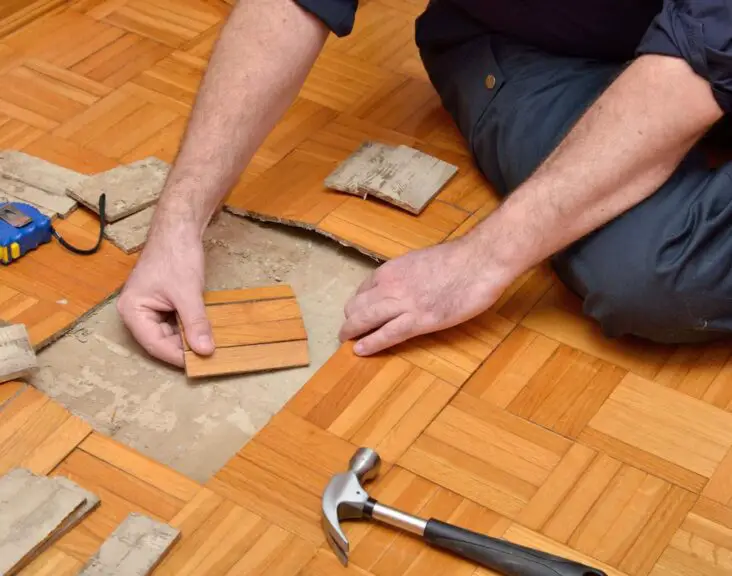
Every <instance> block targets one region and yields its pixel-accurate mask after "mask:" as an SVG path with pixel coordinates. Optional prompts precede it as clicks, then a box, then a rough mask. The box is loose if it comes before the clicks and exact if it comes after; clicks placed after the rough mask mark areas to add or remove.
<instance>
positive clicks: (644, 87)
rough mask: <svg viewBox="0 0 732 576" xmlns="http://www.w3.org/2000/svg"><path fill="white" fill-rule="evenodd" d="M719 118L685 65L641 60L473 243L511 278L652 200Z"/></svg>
mask: <svg viewBox="0 0 732 576" xmlns="http://www.w3.org/2000/svg"><path fill="white" fill-rule="evenodd" d="M721 116H722V111H721V110H720V108H719V106H718V104H717V103H716V101H715V100H714V97H713V95H712V91H711V89H710V87H709V85H708V83H707V82H706V81H705V80H703V79H702V78H700V77H698V76H696V75H695V74H694V72H693V71H692V70H691V68H690V67H689V66H688V65H687V64H686V62H684V61H682V60H679V59H673V58H669V57H664V56H643V57H641V58H639V59H637V60H636V61H635V62H634V63H633V64H631V65H630V66H629V67H628V68H627V69H626V70H625V71H624V72H623V74H622V75H620V76H619V77H618V78H617V80H616V81H615V82H614V83H613V84H612V85H611V86H610V87H608V89H607V90H606V91H605V92H604V93H603V94H602V95H601V96H600V98H598V100H597V101H596V102H595V103H594V105H593V106H591V107H590V108H589V109H588V110H587V112H586V113H585V114H584V115H583V117H582V118H581V119H580V120H579V121H578V122H577V124H576V125H575V126H574V128H573V129H572V130H571V131H570V132H569V134H568V135H567V137H566V138H565V139H564V140H563V142H562V143H561V144H560V145H559V146H558V147H557V148H556V149H555V150H554V152H553V153H552V154H551V155H550V156H549V157H548V158H547V159H546V160H545V162H544V163H543V164H542V165H541V166H540V167H539V168H538V169H537V170H536V172H535V173H534V174H533V175H532V176H531V177H530V178H528V179H527V180H526V181H525V182H524V183H523V184H522V185H521V186H519V187H518V188H517V189H516V190H515V191H514V192H513V194H512V195H511V196H509V198H508V199H507V200H506V201H505V202H504V203H503V204H502V205H501V207H500V208H499V209H498V210H496V211H495V212H494V213H493V214H491V215H490V216H489V217H488V218H487V219H486V220H485V221H484V222H482V223H481V225H480V226H478V227H477V228H476V229H475V230H474V231H473V232H472V233H471V237H472V238H473V239H474V240H476V241H477V243H478V244H479V245H481V246H482V247H484V248H485V249H486V250H488V251H489V253H491V254H492V256H493V258H494V259H495V260H496V261H497V262H498V263H499V265H501V266H504V267H505V268H506V269H508V270H509V271H510V273H511V274H512V275H514V276H515V275H519V274H521V273H522V272H524V271H525V270H527V269H529V268H530V267H532V266H534V265H535V264H537V263H539V262H541V261H543V260H545V259H546V258H548V257H550V256H551V255H553V254H555V253H557V252H559V251H560V250H562V249H563V248H565V247H567V246H568V245H569V244H571V243H572V242H574V241H576V240H578V239H580V238H582V237H583V236H585V235H586V234H588V233H590V232H591V231H593V230H595V229H597V228H598V227H600V226H602V225H604V224H606V223H607V222H608V221H610V220H612V219H613V218H615V217H617V216H619V215H620V214H622V213H623V212H624V211H626V210H628V209H629V208H631V207H632V206H634V205H636V204H638V203H639V202H641V201H642V200H643V199H645V198H647V197H648V196H650V195H651V194H653V193H654V192H655V191H656V190H657V189H658V188H659V187H660V186H661V185H662V184H663V183H664V182H665V181H666V180H667V179H668V177H669V176H670V175H671V174H672V173H673V171H674V170H675V169H676V168H677V166H678V164H679V163H680V161H681V160H682V159H683V158H684V156H685V155H686V154H687V152H688V151H689V149H690V148H691V147H692V146H693V145H694V144H695V143H696V142H697V141H698V140H699V139H700V138H701V137H702V136H703V135H704V133H705V132H706V131H707V130H708V129H709V127H710V126H711V125H712V124H713V123H714V122H716V121H717V120H718V119H719V118H721Z"/></svg>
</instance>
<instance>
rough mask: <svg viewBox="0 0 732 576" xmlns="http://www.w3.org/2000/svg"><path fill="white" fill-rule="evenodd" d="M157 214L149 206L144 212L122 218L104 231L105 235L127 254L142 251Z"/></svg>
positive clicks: (152, 207)
mask: <svg viewBox="0 0 732 576" xmlns="http://www.w3.org/2000/svg"><path fill="white" fill-rule="evenodd" d="M154 214H155V207H154V206H148V207H147V208H145V209H144V210H142V211H140V212H137V213H136V214H133V215H132V216H127V218H122V220H118V221H117V222H115V223H114V224H110V225H109V226H107V227H106V228H105V229H104V235H105V236H106V237H107V239H108V240H109V241H110V242H112V244H114V245H115V246H117V248H119V249H120V250H122V251H124V253H125V254H132V253H133V252H137V251H138V250H140V249H141V248H142V247H143V246H144V245H145V242H146V241H147V234H148V232H149V231H150V223H151V222H152V218H153V215H154Z"/></svg>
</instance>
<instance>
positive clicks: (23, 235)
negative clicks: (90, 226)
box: [0, 194, 106, 265]
mask: <svg viewBox="0 0 732 576" xmlns="http://www.w3.org/2000/svg"><path fill="white" fill-rule="evenodd" d="M105 206H106V196H105V195H104V194H102V195H101V196H100V197H99V237H98V238H97V243H96V244H95V245H94V246H93V247H91V248H78V247H76V246H73V245H71V244H69V243H68V242H67V241H66V240H64V238H63V237H62V236H61V234H59V233H58V232H57V231H56V229H55V228H54V227H53V222H52V221H51V219H50V218H49V217H48V216H45V215H44V214H42V213H41V212H40V211H39V210H38V208H36V207H35V206H31V205H30V204H26V203H25V202H0V264H3V265H8V264H10V263H11V262H14V261H15V260H18V259H19V258H20V257H22V256H24V255H25V254H27V253H28V252H30V251H31V250H35V249H36V248H38V247H39V246H41V245H42V244H46V243H48V242H50V241H51V238H56V240H58V242H59V243H60V244H61V246H63V247H64V248H66V249H67V250H70V251H71V252H73V253H74V254H81V255H89V254H95V253H96V252H97V251H98V250H99V247H100V246H101V244H102V238H103V236H104V226H105V225H106V216H105Z"/></svg>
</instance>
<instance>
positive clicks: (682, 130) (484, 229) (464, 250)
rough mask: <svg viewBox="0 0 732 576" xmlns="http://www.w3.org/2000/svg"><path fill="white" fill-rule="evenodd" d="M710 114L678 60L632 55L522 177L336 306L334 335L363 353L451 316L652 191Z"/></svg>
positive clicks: (711, 107)
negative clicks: (342, 318)
mask: <svg viewBox="0 0 732 576" xmlns="http://www.w3.org/2000/svg"><path fill="white" fill-rule="evenodd" d="M721 116H722V110H721V109H720V107H719V106H718V104H717V103H716V101H715V99H714V97H713V94H712V90H711V88H710V86H709V83H708V82H707V81H706V80H704V79H703V78H701V77H699V76H697V75H696V74H695V73H694V71H693V70H692V69H691V68H690V67H689V65H688V64H687V63H686V62H685V61H683V60H680V59H677V58H670V57H666V56H653V55H648V56H643V57H640V58H638V59H637V60H636V61H635V62H633V64H631V65H630V66H629V67H628V68H627V69H626V70H625V71H624V72H623V73H622V74H621V75H620V76H619V77H618V78H617V79H616V80H615V82H613V84H611V85H610V87H609V88H608V89H607V90H606V91H605V92H604V93H603V94H602V95H601V96H600V97H599V98H598V100H597V101H596V102H595V103H594V104H593V105H592V106H591V107H590V108H589V110H587V111H586V113H585V114H584V115H583V117H582V118H580V120H579V121H578V122H577V124H576V125H575V126H574V127H573V129H572V130H571V131H570V132H569V134H568V135H567V136H566V137H565V139H564V140H563V141H562V142H561V143H560V145H559V146H558V147H557V148H556V149H555V150H554V151H553V152H552V154H550V156H549V157H548V158H547V159H546V160H545V161H544V163H543V164H542V165H541V166H540V167H539V168H538V169H537V170H536V171H535V172H534V174H533V175H532V176H531V177H530V178H529V179H528V180H527V181H526V182H524V183H523V184H522V185H521V186H520V187H519V188H517V189H516V190H515V191H514V192H513V193H512V194H511V195H510V196H509V197H508V198H507V199H506V201H505V202H504V203H503V204H502V205H501V206H500V207H499V208H498V209H497V210H496V211H495V212H493V213H492V214H491V215H490V216H488V217H487V218H486V219H485V220H484V221H483V222H481V223H480V224H479V225H478V226H476V227H475V228H474V229H473V230H472V231H471V232H470V233H469V234H468V235H467V236H465V237H464V238H463V239H461V240H459V241H456V242H453V243H450V244H445V245H442V246H437V247H434V248H429V249H427V250H422V251H418V252H414V253H411V254H407V255H406V256H404V257H402V258H398V259H396V260H394V261H392V262H387V263H386V264H384V266H383V267H382V268H380V269H379V270H377V271H376V272H375V274H374V275H373V276H372V277H371V278H369V279H368V280H367V281H366V283H365V284H364V285H363V286H362V287H361V289H360V290H359V293H358V295H357V296H356V297H355V298H353V299H352V300H351V301H350V302H349V303H348V305H347V306H346V317H347V320H346V322H345V324H344V326H343V328H342V330H341V339H343V340H346V339H351V338H355V337H357V336H360V335H362V334H365V333H366V332H369V331H373V330H376V331H375V332H373V333H372V334H370V335H369V336H366V337H365V338H363V339H362V340H361V341H360V342H359V343H357V345H356V348H355V352H356V353H357V354H373V353H374V352H377V351H379V350H383V349H384V348H387V347H389V346H393V345H394V344H397V343H399V342H401V341H403V340H406V339H408V338H411V337H413V336H416V335H418V334H423V333H426V332H434V331H436V330H441V329H443V328H448V327H450V326H453V325H455V324H458V323H461V322H463V321H465V320H467V319H469V318H471V317H472V316H475V315H477V314H478V313H480V312H481V311H483V310H485V309H486V308H488V307H489V306H491V305H492V304H493V303H494V302H495V301H496V300H497V299H498V298H499V296H500V295H501V293H502V292H503V290H505V288H507V287H508V285H509V284H510V283H511V282H512V281H513V280H514V279H515V278H517V277H518V276H520V275H521V274H523V273H524V272H525V271H527V270H528V269H530V268H531V267H533V266H535V265H537V264H538V263H539V262H542V261H543V260H545V259H546V258H548V257H550V256H551V255H552V254H555V253H557V252H558V251H560V250H562V249H564V248H565V247H567V246H568V245H570V244H571V243H573V242H575V241H577V240H579V239H580V238H582V237H583V236H584V235H586V234H588V233H590V232H591V231H593V230H595V229H597V228H598V227H600V226H602V225H603V224H605V223H606V222H608V221H610V220H612V219H613V218H615V217H617V216H619V215H620V214H622V213H623V212H624V211H626V210H628V209H629V208H631V207H632V206H634V205H635V204H637V203H638V202H641V201H642V200H643V199H645V198H647V197H648V196H650V195H651V194H653V193H654V192H655V191H656V190H657V189H658V188H659V187H660V186H661V185H662V184H663V183H664V182H665V181H666V179H667V178H668V177H669V176H670V175H671V174H672V173H673V171H674V170H675V169H676V167H677V166H678V164H679V162H680V161H681V160H682V159H683V158H684V156H685V155H686V153H687V152H688V151H689V149H690V148H691V147H692V146H693V145H694V143H696V142H697V141H698V140H699V138H701V137H702V136H703V135H704V133H705V132H706V131H707V130H708V129H709V127H710V126H712V125H713V124H714V123H715V122H716V121H717V120H719V118H721Z"/></svg>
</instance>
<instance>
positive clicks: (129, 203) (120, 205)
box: [69, 158, 169, 223]
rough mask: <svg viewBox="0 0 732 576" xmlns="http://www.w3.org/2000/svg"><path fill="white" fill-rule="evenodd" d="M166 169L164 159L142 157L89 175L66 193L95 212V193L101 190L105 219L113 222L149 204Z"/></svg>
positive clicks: (163, 178) (160, 190)
mask: <svg viewBox="0 0 732 576" xmlns="http://www.w3.org/2000/svg"><path fill="white" fill-rule="evenodd" d="M168 170H169V167H168V165H167V164H166V163H165V162H163V161H161V160H159V159H157V158H146V159H144V160H140V161H138V162H133V163H132V164H129V165H126V166H119V167H117V168H112V170H109V171H107V172H102V173H101V174H97V175H95V176H91V177H89V178H88V179H87V180H86V181H85V182H83V183H82V184H80V185H78V186H75V187H73V188H71V189H70V190H69V194H70V195H71V196H72V197H73V198H75V199H76V200H78V201H79V202H81V203H82V204H84V205H85V206H87V207H88V208H90V209H91V210H93V211H95V212H97V213H99V197H100V195H101V194H102V193H104V194H105V195H106V212H105V213H106V217H107V221H108V222H110V223H114V222H117V221H119V220H122V219H123V218H125V217H127V216H130V215H131V214H135V213H137V212H139V211H141V210H144V209H145V208H147V207H148V206H152V205H153V204H154V203H155V202H156V201H157V199H158V197H159V196H160V192H162V189H163V185H164V184H165V180H166V178H167V176H168Z"/></svg>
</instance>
